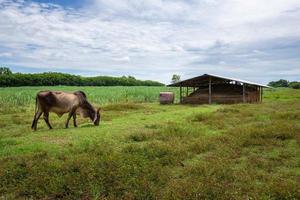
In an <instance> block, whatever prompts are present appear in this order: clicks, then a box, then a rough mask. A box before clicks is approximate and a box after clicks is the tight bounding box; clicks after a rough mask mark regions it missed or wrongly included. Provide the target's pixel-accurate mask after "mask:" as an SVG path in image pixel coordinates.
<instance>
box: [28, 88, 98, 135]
mask: <svg viewBox="0 0 300 200" xmlns="http://www.w3.org/2000/svg"><path fill="white" fill-rule="evenodd" d="M49 112H54V113H56V114H57V115H58V116H59V117H61V116H62V115H63V114H65V113H69V116H68V118H67V121H66V124H65V127H66V128H68V127H69V121H70V119H71V117H73V122H74V127H77V123H76V114H80V115H81V116H83V117H89V118H90V119H91V120H92V121H93V123H94V125H96V126H98V125H99V122H100V108H98V109H96V108H94V107H93V106H92V105H91V104H90V103H89V102H88V100H87V98H86V94H85V93H84V92H82V91H76V92H73V93H69V92H63V91H40V92H38V93H37V95H36V98H35V114H34V118H33V121H32V125H31V128H32V130H34V131H36V129H37V122H38V120H39V118H40V117H41V115H42V114H44V115H43V117H44V120H45V122H46V124H47V126H48V127H49V129H52V126H51V124H50V122H49Z"/></svg>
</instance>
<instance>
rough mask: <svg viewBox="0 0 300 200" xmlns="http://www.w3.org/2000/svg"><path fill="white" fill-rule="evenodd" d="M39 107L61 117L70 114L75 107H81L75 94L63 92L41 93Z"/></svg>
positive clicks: (39, 94)
mask: <svg viewBox="0 0 300 200" xmlns="http://www.w3.org/2000/svg"><path fill="white" fill-rule="evenodd" d="M37 97H38V99H39V105H40V106H41V107H42V108H43V109H48V110H49V111H50V112H54V113H56V114H58V115H59V116H61V115H63V114H64V113H67V112H70V111H71V110H72V109H73V108H74V107H78V106H79V99H78V97H77V96H76V95H75V94H73V93H68V92H62V91H41V92H39V93H38V95H37Z"/></svg>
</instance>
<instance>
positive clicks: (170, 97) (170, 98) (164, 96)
mask: <svg viewBox="0 0 300 200" xmlns="http://www.w3.org/2000/svg"><path fill="white" fill-rule="evenodd" d="M174 99H175V95H174V93H173V92H160V93H159V102H160V104H172V103H174Z"/></svg>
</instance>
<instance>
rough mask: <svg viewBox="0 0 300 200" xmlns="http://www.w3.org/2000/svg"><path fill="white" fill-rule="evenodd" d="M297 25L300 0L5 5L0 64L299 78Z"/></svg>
mask: <svg viewBox="0 0 300 200" xmlns="http://www.w3.org/2000/svg"><path fill="white" fill-rule="evenodd" d="M299 21H300V2H299V1H298V0H272V1H269V0H264V1H260V0H253V1H244V0H223V1H220V0H200V1H199V0H172V1H171V0H145V1H138V0H123V1H113V0H105V1H104V0H86V4H85V5H84V6H83V7H80V8H76V9H75V8H70V7H68V8H66V7H62V6H60V5H55V4H49V3H37V2H34V1H22V0H16V1H11V0H0V63H1V64H3V65H8V66H14V69H18V67H17V66H20V67H22V69H24V68H26V67H27V68H28V69H29V68H30V69H31V70H32V68H37V69H39V70H40V69H41V68H44V69H47V70H48V69H51V68H53V69H55V70H63V71H69V72H70V73H72V72H74V73H77V72H80V73H82V71H83V70H86V71H89V72H93V73H91V74H99V75H103V74H105V75H123V74H125V75H128V74H130V75H134V76H137V77H138V78H142V79H154V80H159V81H162V82H165V83H167V82H169V79H170V77H171V75H172V74H173V73H179V74H181V75H182V77H183V78H188V77H191V76H196V75H199V74H203V73H208V72H210V73H215V74H221V75H228V76H236V77H240V78H243V79H249V80H252V81H261V82H263V83H265V82H267V81H269V80H272V79H276V78H277V77H278V76H277V74H280V76H281V78H290V79H298V80H299V77H300V72H299V68H300V58H299V56H298V52H299V49H300V25H299ZM82 74H84V73H82Z"/></svg>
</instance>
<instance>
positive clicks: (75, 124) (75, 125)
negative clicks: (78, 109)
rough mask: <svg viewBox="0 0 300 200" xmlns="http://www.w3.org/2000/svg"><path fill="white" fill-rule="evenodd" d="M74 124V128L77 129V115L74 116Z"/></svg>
mask: <svg viewBox="0 0 300 200" xmlns="http://www.w3.org/2000/svg"><path fill="white" fill-rule="evenodd" d="M73 123H74V127H77V123H76V113H74V114H73Z"/></svg>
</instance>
